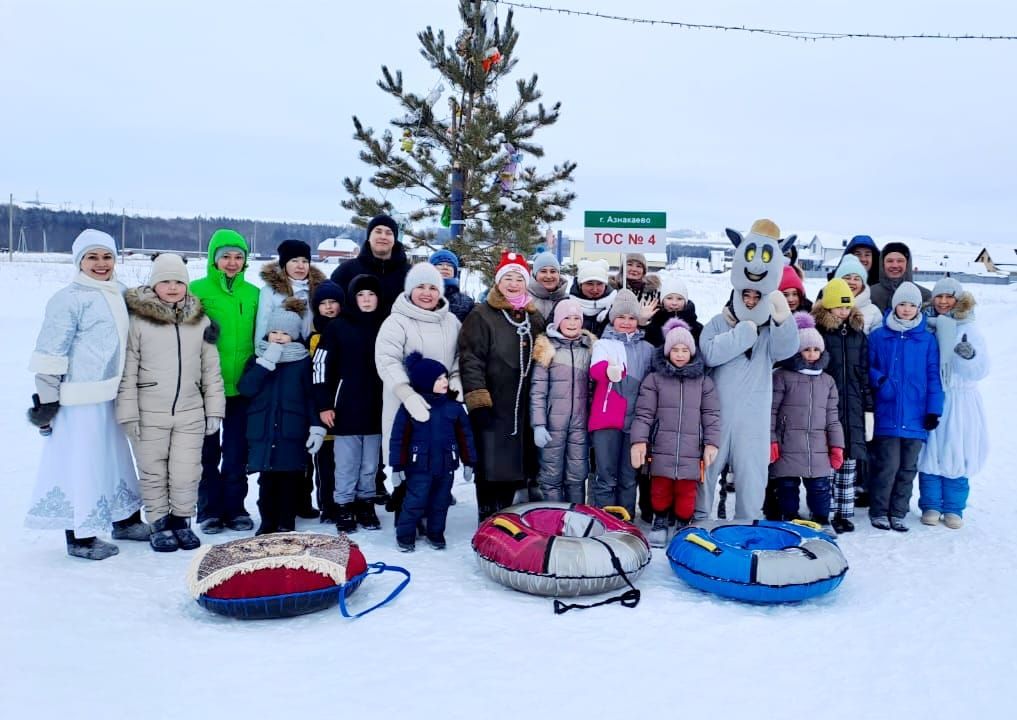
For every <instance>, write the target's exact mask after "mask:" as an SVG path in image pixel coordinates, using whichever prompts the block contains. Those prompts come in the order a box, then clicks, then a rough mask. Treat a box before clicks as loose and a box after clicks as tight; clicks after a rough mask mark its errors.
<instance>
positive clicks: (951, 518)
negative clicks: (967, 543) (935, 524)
mask: <svg viewBox="0 0 1017 720" xmlns="http://www.w3.org/2000/svg"><path fill="white" fill-rule="evenodd" d="M943 524H944V525H946V526H947V527H948V528H950V529H951V530H960V529H961V528H962V527H964V518H962V517H961V516H960V515H958V514H957V513H947V514H946V515H944V516H943Z"/></svg>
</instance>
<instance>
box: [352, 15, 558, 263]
mask: <svg viewBox="0 0 1017 720" xmlns="http://www.w3.org/2000/svg"><path fill="white" fill-rule="evenodd" d="M459 15H460V17H461V19H462V28H461V29H460V30H459V32H458V34H457V36H456V38H455V40H454V41H453V42H451V43H449V42H447V41H446V36H445V32H444V31H443V30H438V31H435V30H433V29H432V28H431V27H430V26H429V27H427V29H425V30H424V31H422V32H420V33H418V34H417V37H418V38H419V40H420V44H421V51H420V52H421V55H423V56H424V58H425V59H426V60H427V62H428V63H429V64H430V65H431V67H432V68H434V70H436V71H437V73H438V76H439V77H436V78H435V80H436V82H435V84H434V85H433V86H432V87H430V88H427V89H425V90H424V91H423V92H420V93H415V92H411V91H409V90H407V89H406V88H405V87H404V86H403V78H402V72H401V71H398V70H397V71H396V72H395V73H393V72H392V71H390V70H389V68H387V67H385V66H382V68H381V72H382V78H381V80H379V81H378V86H379V87H380V88H381V89H382V90H384V91H385V92H386V93H388V94H389V95H391V96H392V97H393V98H395V100H396V101H397V102H398V104H399V107H400V112H401V115H400V116H399V117H396V118H394V119H393V120H391V122H390V124H391V126H392V127H390V128H386V129H384V130H383V131H382V132H381V133H380V134H379V133H376V132H375V131H374V130H373V129H372V128H370V127H365V126H364V124H363V123H362V122H361V120H360V118H358V117H356V116H354V117H353V125H354V127H355V129H356V130H355V133H354V137H355V138H356V139H357V140H359V141H360V142H361V143H363V148H362V149H361V151H360V159H361V160H362V161H363V162H365V163H367V164H368V165H370V166H371V167H372V168H375V170H374V174H373V175H372V176H371V177H370V178H369V179H368V181H369V183H370V185H371V186H373V188H365V187H364V186H363V180H362V178H360V177H356V178H348V177H347V178H344V179H343V186H344V188H345V189H346V192H347V193H349V198H348V199H346V200H343V202H342V205H343V207H345V208H347V209H349V210H352V211H353V212H354V217H353V221H354V223H356V224H359V225H365V224H366V222H367V220H368V219H369V218H370V217H372V216H373V215H377V214H378V213H382V212H385V213H389V214H396V215H397V216H399V217H400V218H402V219H404V221H405V223H406V226H407V227H406V231H407V232H408V233H410V234H411V235H413V236H414V237H417V238H419V239H423V240H424V241H425V242H433V240H434V238H435V235H436V228H437V225H438V223H439V222H440V223H441V225H444V226H446V227H449V226H451V230H452V239H451V240H450V242H449V244H448V245H447V247H448V248H449V249H451V250H452V251H453V252H455V253H456V254H457V255H459V257H460V260H461V262H462V263H463V264H464V265H465V266H467V267H471V268H474V269H479V270H482V271H487V272H490V271H491V269H492V268H493V267H494V265H495V264H496V256H497V254H498V252H500V250H501V249H503V248H512V249H515V250H519V251H522V252H527V253H528V252H530V251H531V250H532V248H533V247H534V246H535V245H536V244H537V243H539V242H540V240H541V238H542V237H543V235H544V232H545V231H546V229H547V228H548V226H549V225H550V224H551V223H553V222H556V221H560V220H561V219H562V218H563V217H564V213H565V211H566V210H567V209H568V207H569V205H570V204H571V203H572V201H573V200H574V199H575V193H573V192H570V191H569V190H568V188H567V183H570V182H572V173H573V172H574V171H575V169H576V164H575V163H574V162H568V161H565V162H563V163H562V164H561V165H553V166H551V167H547V163H543V164H542V165H543V167H538V162H537V161H538V160H540V159H542V158H544V148H543V147H542V146H540V145H539V144H537V143H536V142H535V140H534V137H535V135H536V134H537V131H538V130H540V129H541V128H544V127H547V126H548V125H552V124H554V123H555V122H557V120H558V114H559V109H560V106H561V103H555V104H554V105H553V106H552V107H550V108H546V107H545V106H544V104H543V103H542V102H540V98H541V92H540V91H539V90H538V89H537V75H536V74H533V75H531V76H530V77H529V78H516V79H515V82H514V83H513V82H512V80H511V75H512V71H513V69H514V68H515V66H516V58H515V57H514V53H515V48H516V42H517V41H518V39H519V33H518V32H517V31H516V29H515V26H514V25H513V18H512V12H511V11H509V12H508V13H507V14H506V15H505V16H504V17H499V16H498V12H497V7H496V3H493V2H479V1H478V0H459ZM393 128H394V129H393ZM460 180H461V183H462V185H461V187H462V220H463V222H462V223H461V224H460V223H457V222H456V220H455V218H453V217H452V216H453V215H454V214H456V213H454V212H453V211H454V210H456V208H457V204H456V203H454V202H453V195H454V194H456V195H458V192H457V190H458V184H459V181H460ZM454 185H455V186H456V187H455V188H454V187H453V186H454Z"/></svg>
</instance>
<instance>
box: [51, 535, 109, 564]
mask: <svg viewBox="0 0 1017 720" xmlns="http://www.w3.org/2000/svg"><path fill="white" fill-rule="evenodd" d="M64 536H65V537H66V539H67V554H68V555H70V556H71V557H79V558H84V559H85V560H105V559H106V558H108V557H113V556H114V555H116V554H117V553H119V552H120V548H118V547H117V546H116V545H114V544H113V543H108V542H106V541H105V540H100V539H99V538H97V537H87V538H78V537H74V531H73V530H65V531H64Z"/></svg>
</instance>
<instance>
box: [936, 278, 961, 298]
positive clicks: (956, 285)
mask: <svg viewBox="0 0 1017 720" xmlns="http://www.w3.org/2000/svg"><path fill="white" fill-rule="evenodd" d="M962 292H964V288H963V287H962V286H961V284H960V282H958V281H957V280H955V279H953V278H952V277H945V278H941V279H940V280H939V281H938V282H937V283H936V284H935V285H933V286H932V297H936V296H937V295H953V296H954V297H960V294H961V293H962Z"/></svg>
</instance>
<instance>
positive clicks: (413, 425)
mask: <svg viewBox="0 0 1017 720" xmlns="http://www.w3.org/2000/svg"><path fill="white" fill-rule="evenodd" d="M406 371H407V374H408V375H409V378H410V385H411V386H412V387H413V389H414V390H415V391H416V392H418V393H420V395H421V397H423V398H424V400H425V401H426V402H427V404H428V405H429V406H430V411H429V413H428V418H427V420H425V421H424V422H419V421H417V420H414V419H413V418H412V417H410V414H409V413H408V412H407V411H406V408H405V407H403V406H400V407H399V411H398V412H397V413H396V417H395V422H394V423H393V425H392V438H391V440H390V442H389V465H391V466H392V470H393V471H395V472H404V473H405V474H406V479H405V480H404V481H403V482H404V483H405V485H406V497H405V499H404V500H403V504H402V509H401V510H400V512H399V514H398V519H397V520H396V542H397V543H398V545H399V549H400V550H401V551H402V552H413V550H414V547H415V540H416V537H417V523H418V521H419V520H420V519H421V518H424V519H426V520H427V541H428V543H430V545H431V547H433V548H435V549H436V550H443V549H444V548H445V518H446V516H447V515H448V508H449V504H450V503H451V500H452V474H453V473H454V472H455V470H456V468H458V467H459V463H460V461H462V463H463V464H464V465H466V466H468V467H473V465H474V463H475V462H476V458H477V452H476V450H475V448H474V446H473V432H472V431H471V429H470V423H469V420H468V419H467V417H466V410H465V409H464V408H463V406H462V405H461V404H460V403H458V402H456V401H455V400H454V399H452V398H450V397H449V396H448V369H447V368H446V367H445V366H444V365H442V364H441V363H440V362H438V361H437V360H430V359H428V358H425V357H423V356H422V355H421V354H420V353H418V352H414V353H410V355H409V357H407V358H406Z"/></svg>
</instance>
